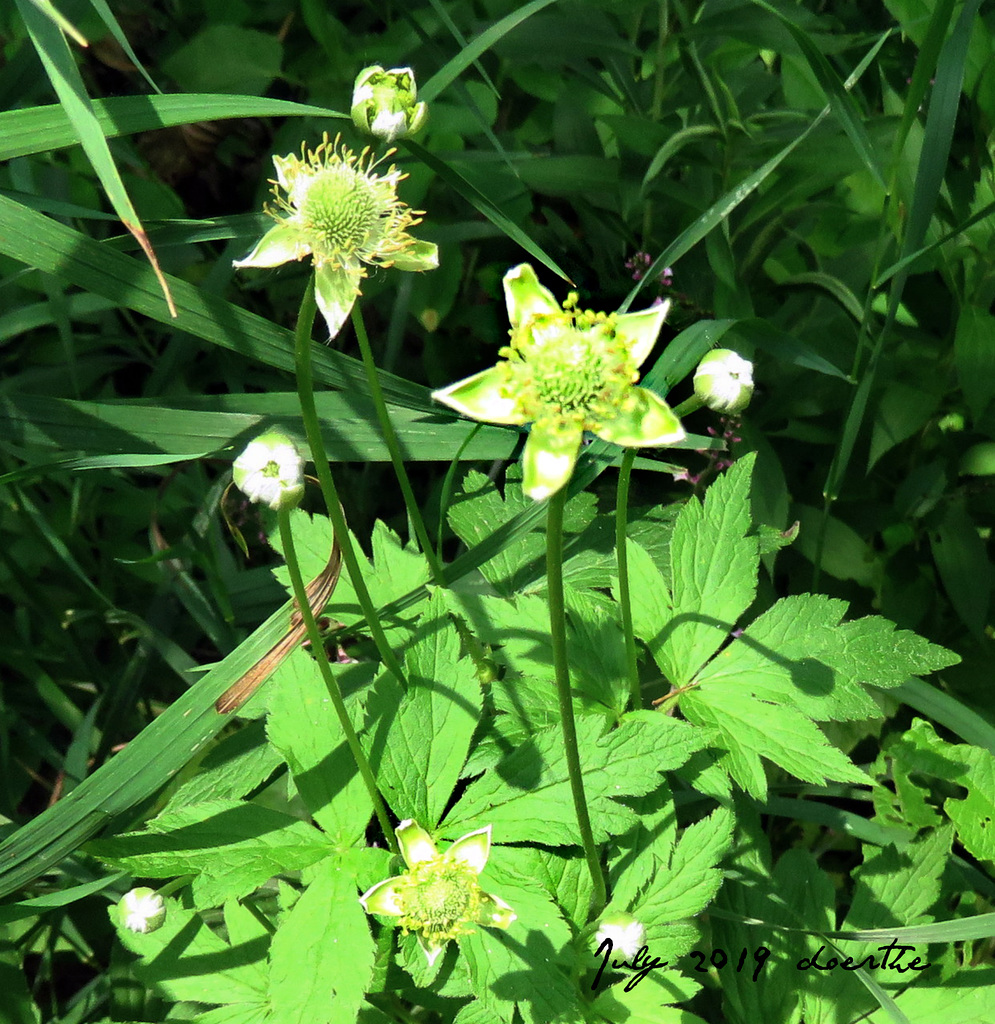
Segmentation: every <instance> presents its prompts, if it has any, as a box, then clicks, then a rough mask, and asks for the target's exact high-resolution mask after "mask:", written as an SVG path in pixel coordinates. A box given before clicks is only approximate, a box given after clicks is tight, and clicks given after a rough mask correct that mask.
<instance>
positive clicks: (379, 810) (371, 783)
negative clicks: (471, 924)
mask: <svg viewBox="0 0 995 1024" xmlns="http://www.w3.org/2000/svg"><path fill="white" fill-rule="evenodd" d="M277 519H278V521H279V524H280V541H281V543H282V544H283V557H284V560H285V561H286V563H287V570H288V571H289V572H290V583H291V586H292V587H293V590H294V597H295V598H296V599H297V605H298V607H299V608H300V610H301V617H302V618H303V619H304V628H305V629H306V630H307V637H308V640H310V641H311V653H312V655H314V660H315V662H316V663H317V665H318V671H319V672H320V673H321V678H322V680H323V681H324V683H325V688H326V689H327V690H328V696H329V697H330V698H331V700H332V707H333V708H335V714H336V715H338V718H339V724H340V725H341V726H342V733H343V735H344V736H345V741H346V743H347V744H348V745H349V750H350V751H351V752H352V757H353V760H354V761H355V762H356V767H357V768H358V769H359V774H360V775H362V777H363V782H365V783H366V789H367V791H368V792H369V794H370V800H371V801H372V802H373V810H374V811H375V812H376V815H377V821H379V822H380V828H381V829H382V831H383V834H384V837H385V838H386V840H387V842H388V843H389V844H390V846H391V850H392V851H393V852H394V853H396V852H397V849H396V840H395V838H394V830H393V828H391V824H390V818H389V817H388V816H387V808H386V807H384V803H383V799H382V798H381V796H380V791H379V790H378V789H377V782H376V779H375V778H374V777H373V769H372V768H370V762H369V761H367V759H366V755H365V754H364V753H363V748H362V747H361V746H360V745H359V737H358V736H357V735H356V730H355V729H354V728H353V727H352V720H351V719H350V718H349V712H348V711H346V706H345V701H344V700H343V699H342V690H341V688H340V687H339V681H338V680H337V679H336V678H335V675H334V673H333V672H332V669H331V666H330V665H329V664H328V658H327V657H326V656H325V644H324V641H323V640H322V638H321V633H320V632H319V630H318V623H317V622H315V620H314V612H312V611H311V604H310V602H309V601H308V599H307V590H306V589H305V586H304V577H303V576H302V575H301V566H300V562H299V561H298V559H297V548H296V547H295V546H294V535H293V532H292V531H291V529H290V510H289V509H285V508H281V509H280V510H279V511H278V512H277ZM341 543H342V542H341V540H340V541H339V544H340V545H341Z"/></svg>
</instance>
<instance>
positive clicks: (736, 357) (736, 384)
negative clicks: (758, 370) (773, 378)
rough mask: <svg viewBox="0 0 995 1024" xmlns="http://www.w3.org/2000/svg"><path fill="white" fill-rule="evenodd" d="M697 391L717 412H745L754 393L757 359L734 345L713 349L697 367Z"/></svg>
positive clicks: (706, 403)
mask: <svg viewBox="0 0 995 1024" xmlns="http://www.w3.org/2000/svg"><path fill="white" fill-rule="evenodd" d="M694 393H695V394H696V395H697V396H698V398H699V399H701V401H702V402H703V403H704V404H705V405H707V406H708V408H709V409H711V410H713V411H714V412H721V413H725V414H726V415H735V414H736V413H738V412H742V411H743V410H744V409H745V408H746V407H747V406H748V405H749V404H750V399H751V398H752V397H753V363H751V362H750V361H749V360H748V359H744V358H743V357H742V356H741V355H740V354H739V353H738V352H733V350H732V349H730V348H716V349H713V350H712V351H711V352H709V353H708V355H706V356H705V358H704V359H702V361H701V362H700V363H699V364H698V369H697V370H695V371H694Z"/></svg>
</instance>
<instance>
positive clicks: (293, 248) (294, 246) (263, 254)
mask: <svg viewBox="0 0 995 1024" xmlns="http://www.w3.org/2000/svg"><path fill="white" fill-rule="evenodd" d="M310 254H311V247H310V246H309V245H308V244H307V242H305V241H304V239H303V238H302V237H301V229H300V227H298V225H296V224H290V223H287V222H286V221H283V222H281V223H280V224H277V225H276V227H272V228H270V229H269V231H267V232H266V234H265V235H263V237H262V238H260V239H259V241H258V242H257V243H256V247H255V249H253V250H252V252H250V253H249V255H248V256H246V257H245V259H244V260H235V263H234V266H236V267H279V266H281V265H282V264H284V263H289V262H290V261H291V260H300V259H303V258H304V257H305V256H309V255H310Z"/></svg>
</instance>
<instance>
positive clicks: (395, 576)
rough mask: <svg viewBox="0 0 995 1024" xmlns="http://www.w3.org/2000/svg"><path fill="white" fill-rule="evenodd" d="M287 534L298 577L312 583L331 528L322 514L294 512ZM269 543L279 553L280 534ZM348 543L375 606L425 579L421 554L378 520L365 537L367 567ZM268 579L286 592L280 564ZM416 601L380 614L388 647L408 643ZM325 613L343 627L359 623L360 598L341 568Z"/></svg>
mask: <svg viewBox="0 0 995 1024" xmlns="http://www.w3.org/2000/svg"><path fill="white" fill-rule="evenodd" d="M291 530H292V531H293V536H294V546H295V549H296V551H297V557H298V559H299V560H300V563H301V574H302V575H303V577H304V579H306V580H308V579H313V578H314V577H315V576H316V575H317V574H318V573H319V572H320V571H321V570H322V569H323V568H324V567H325V563H326V562H327V561H328V553H329V551H331V544H332V530H331V525H330V524H329V522H328V520H327V519H325V518H324V517H322V516H310V515H308V514H307V513H306V512H304V511H302V510H300V509H295V510H294V512H293V513H292V514H291ZM350 536H352V534H351V531H350ZM270 540H271V543H272V544H273V546H274V547H275V548H277V550H282V548H281V546H280V543H279V535H278V534H277V533H276V532H275V531H274V533H273V535H272V537H271V538H270ZM352 543H353V546H354V548H355V549H356V552H357V554H358V557H359V566H360V571H361V572H362V574H363V580H364V581H365V583H366V587H367V589H368V590H369V592H370V598H371V599H372V601H373V604H374V606H376V607H382V606H384V605H387V604H390V602H392V601H394V600H396V599H397V598H398V597H401V596H403V595H404V594H407V593H408V592H409V591H411V590H415V589H416V588H418V587H420V586H421V585H422V584H423V583H425V582H427V580H428V579H429V570H428V563H427V562H426V561H425V558H424V556H423V555H422V554H421V553H420V552H419V551H417V550H415V549H414V548H413V547H411V546H406V545H404V544H402V543H401V539H400V537H398V535H397V534H396V533H394V531H393V530H391V529H390V528H389V527H387V526H386V525H385V524H384V523H382V522H381V521H380V520H379V519H378V520H377V521H376V522H375V523H374V524H373V532H372V534H371V538H370V546H371V548H372V555H373V558H372V564H371V563H370V560H369V559H367V558H364V557H363V555H362V547H361V545H360V544H359V542H358V541H357V540H356V538H355V536H352ZM273 575H274V576H276V578H277V579H278V580H279V581H280V583H282V584H283V586H284V587H286V588H287V592H288V593H290V592H291V588H290V576H289V574H288V572H287V568H286V566H279V567H278V568H277V569H275V570H274V571H273ZM420 603H421V602H418V603H417V604H415V605H411V606H409V607H408V608H407V609H405V612H404V614H403V615H402V614H400V613H398V614H396V615H390V616H385V617H384V618H383V619H382V620H381V623H380V624H381V625H382V626H383V628H384V632H385V633H386V634H387V637H388V638H389V639H390V640H391V642H392V643H398V642H400V641H402V640H406V639H407V637H408V636H409V634H410V630H411V626H412V623H413V621H414V618H415V616H416V613H417V608H418V607H419V606H420ZM328 614H329V615H331V616H334V617H335V618H337V619H341V620H342V621H343V622H345V623H351V622H356V621H359V622H362V621H363V611H362V608H361V607H360V604H359V599H358V598H357V597H356V591H355V589H354V588H353V585H352V581H351V580H350V579H349V574H348V573H347V572H346V571H345V570H343V572H342V575H341V577H340V578H339V582H338V585H337V586H336V588H335V593H334V594H333V595H332V598H331V600H330V601H329V603H328Z"/></svg>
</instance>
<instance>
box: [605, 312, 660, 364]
mask: <svg viewBox="0 0 995 1024" xmlns="http://www.w3.org/2000/svg"><path fill="white" fill-rule="evenodd" d="M669 312H670V300H669V299H668V300H667V301H666V302H664V303H663V304H662V305H659V306H651V307H650V308H649V309H643V310H640V311H639V312H638V313H622V314H621V316H617V317H616V318H615V323H616V324H617V325H618V327H617V330H618V334H619V335H620V336H621V337H622V339H623V340H624V341H625V344H626V347H627V348H628V349H629V354H630V355H631V356H632V358H633V359H634V360H635V362H636V366H642V365H643V363H644V362H645V361H646V357H647V356H648V355H649V354H650V352H652V351H653V346H654V345H655V344H656V339H657V338H658V337H659V336H660V328H661V327H663V322H664V320H666V319H667V314H668V313H669Z"/></svg>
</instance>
